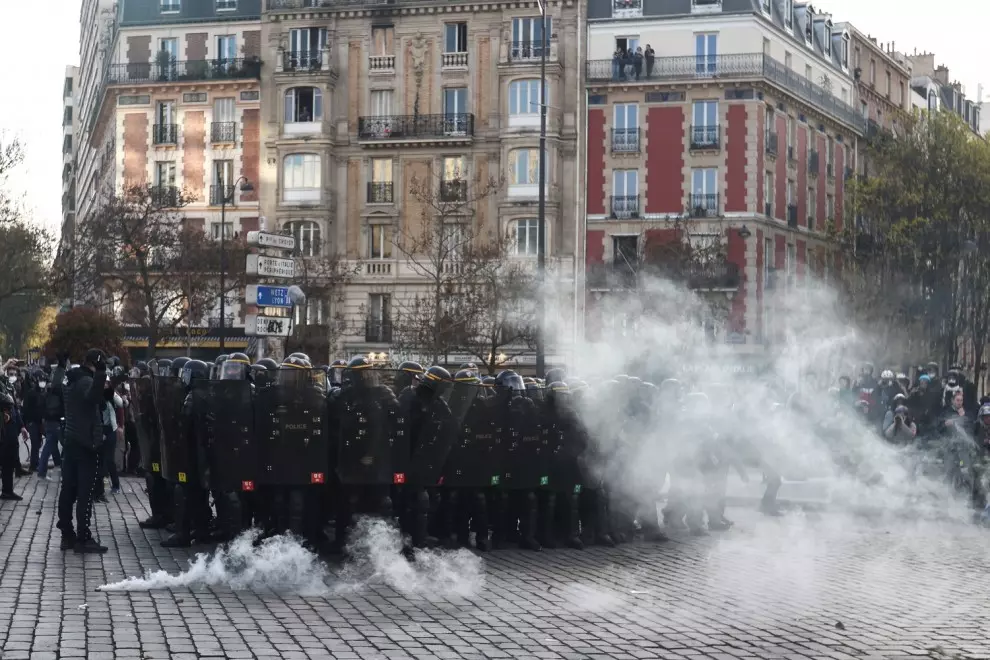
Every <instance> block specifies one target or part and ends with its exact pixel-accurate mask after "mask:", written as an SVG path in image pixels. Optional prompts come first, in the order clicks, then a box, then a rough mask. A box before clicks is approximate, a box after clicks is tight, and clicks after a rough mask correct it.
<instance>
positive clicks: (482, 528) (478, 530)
mask: <svg viewBox="0 0 990 660" xmlns="http://www.w3.org/2000/svg"><path fill="white" fill-rule="evenodd" d="M472 500H473V502H474V507H473V508H474V510H473V511H472V514H471V527H472V528H473V529H474V547H475V548H476V549H477V550H479V551H481V552H488V551H489V550H491V549H492V542H491V540H490V539H489V534H490V532H489V529H488V498H486V497H485V493H484V491H480V492H477V493H475V494H474V497H473V498H472Z"/></svg>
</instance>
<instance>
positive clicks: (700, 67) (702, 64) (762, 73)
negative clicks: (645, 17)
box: [585, 53, 866, 130]
mask: <svg viewBox="0 0 990 660" xmlns="http://www.w3.org/2000/svg"><path fill="white" fill-rule="evenodd" d="M631 64H632V62H631V61H629V60H628V59H623V58H620V57H616V58H612V59H606V60H589V61H588V62H587V63H586V68H585V76H586V78H587V80H588V82H609V81H619V80H625V79H627V78H628V77H629V75H630V73H632V72H633V67H632V66H631ZM752 77H761V78H765V79H767V80H769V81H771V82H773V83H775V84H777V85H779V86H781V87H783V88H784V89H786V90H788V91H790V92H791V93H793V94H794V95H795V96H797V97H798V98H800V99H802V100H804V101H806V102H807V103H810V104H811V105H813V106H814V107H815V108H817V109H819V110H824V111H825V112H828V113H829V114H831V115H832V116H833V117H837V118H838V119H840V120H842V121H844V122H845V123H847V124H849V125H850V126H853V127H855V128H858V129H860V130H865V129H866V120H865V119H864V117H863V115H862V114H860V113H859V112H857V111H856V110H855V109H854V108H853V107H852V106H850V105H849V104H848V103H846V102H845V101H842V100H840V99H838V98H836V97H835V96H834V95H833V94H832V92H831V91H830V90H827V89H824V88H823V87H821V86H820V85H816V84H815V83H814V82H812V81H811V80H808V79H807V78H805V77H804V76H803V75H801V74H799V73H797V72H796V71H793V70H791V69H789V68H788V67H787V66H786V65H784V64H783V63H782V62H779V61H777V60H775V59H774V58H772V57H770V56H769V55H765V54H763V53H745V54H739V55H687V56H680V57H657V58H655V59H654V61H653V66H652V67H649V70H648V71H647V69H646V67H644V68H643V70H642V71H641V74H640V76H639V80H640V82H650V81H656V80H662V81H670V80H697V79H710V78H726V79H731V78H752Z"/></svg>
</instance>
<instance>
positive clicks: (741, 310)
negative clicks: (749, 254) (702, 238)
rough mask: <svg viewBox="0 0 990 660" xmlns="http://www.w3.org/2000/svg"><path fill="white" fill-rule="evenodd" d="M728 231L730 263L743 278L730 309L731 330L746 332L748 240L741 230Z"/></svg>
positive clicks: (730, 229)
mask: <svg viewBox="0 0 990 660" xmlns="http://www.w3.org/2000/svg"><path fill="white" fill-rule="evenodd" d="M726 231H727V233H728V241H729V249H728V254H727V258H728V260H729V263H733V264H736V265H737V266H738V267H739V272H740V274H741V276H742V277H741V279H740V281H739V291H738V292H737V293H736V295H735V297H734V298H733V299H732V307H731V308H730V309H729V332H738V333H745V332H746V296H747V294H748V288H749V287H748V286H747V281H746V241H745V240H744V239H743V237H742V236H740V235H739V230H738V229H736V228H734V227H733V228H729V229H728V230H726Z"/></svg>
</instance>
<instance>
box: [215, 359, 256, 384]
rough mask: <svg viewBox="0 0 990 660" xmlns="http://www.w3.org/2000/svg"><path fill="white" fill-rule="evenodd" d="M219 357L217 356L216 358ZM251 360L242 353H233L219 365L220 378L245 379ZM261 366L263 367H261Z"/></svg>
mask: <svg viewBox="0 0 990 660" xmlns="http://www.w3.org/2000/svg"><path fill="white" fill-rule="evenodd" d="M218 359H219V358H218ZM250 366H251V361H250V360H248V356H246V355H244V353H234V354H232V355H230V356H228V357H227V359H226V360H224V361H223V362H222V363H220V365H219V379H220V380H247V376H248V368H249V367H250ZM262 368H263V367H262Z"/></svg>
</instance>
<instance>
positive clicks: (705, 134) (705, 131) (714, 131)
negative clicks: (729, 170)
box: [691, 126, 722, 151]
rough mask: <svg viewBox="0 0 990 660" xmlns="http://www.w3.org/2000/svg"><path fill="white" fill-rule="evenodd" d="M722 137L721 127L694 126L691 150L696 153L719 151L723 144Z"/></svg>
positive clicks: (692, 128)
mask: <svg viewBox="0 0 990 660" xmlns="http://www.w3.org/2000/svg"><path fill="white" fill-rule="evenodd" d="M721 137H722V130H721V127H720V126H692V127H691V149H693V150H695V151H704V150H706V149H718V148H719V145H720V144H721Z"/></svg>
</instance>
